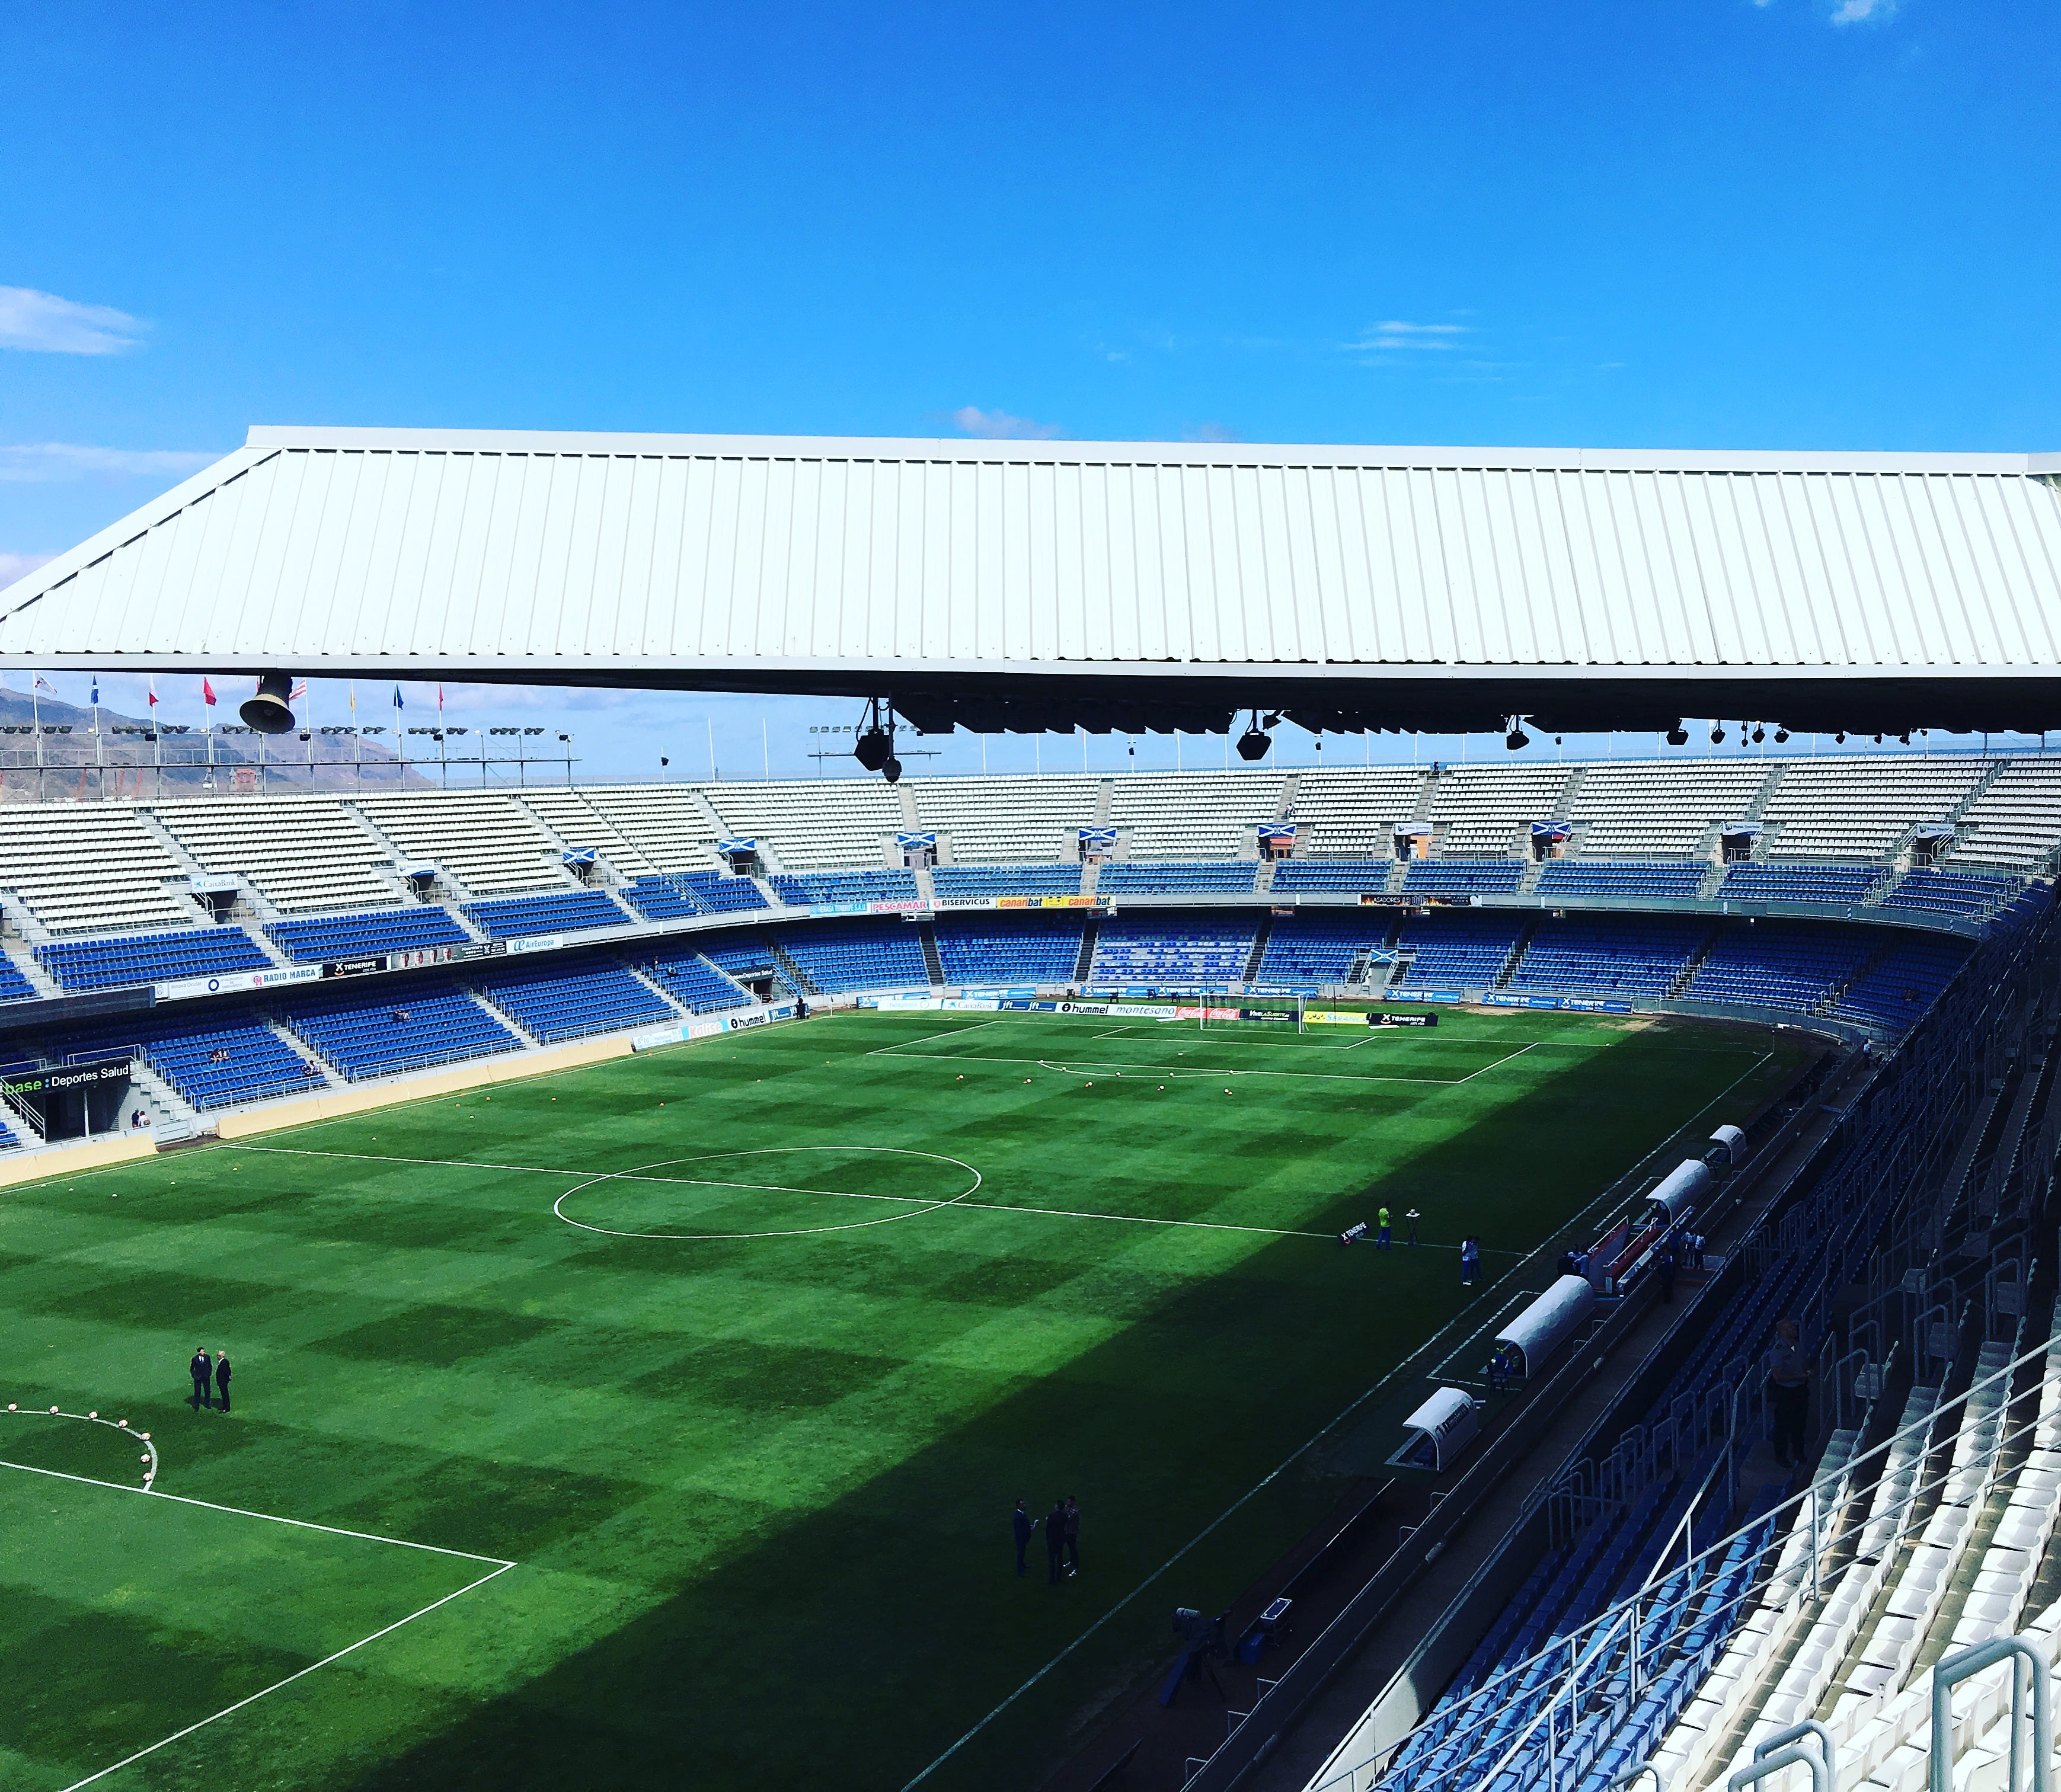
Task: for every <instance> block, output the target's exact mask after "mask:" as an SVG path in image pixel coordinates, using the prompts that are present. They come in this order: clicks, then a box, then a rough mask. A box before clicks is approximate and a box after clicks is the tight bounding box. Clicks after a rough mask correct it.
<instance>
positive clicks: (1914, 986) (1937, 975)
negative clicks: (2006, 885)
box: [1831, 934, 1969, 1029]
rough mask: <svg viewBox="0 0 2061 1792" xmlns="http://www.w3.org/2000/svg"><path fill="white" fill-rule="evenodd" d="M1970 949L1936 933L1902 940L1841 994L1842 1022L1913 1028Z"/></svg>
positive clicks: (1837, 1006) (1836, 1007)
mask: <svg viewBox="0 0 2061 1792" xmlns="http://www.w3.org/2000/svg"><path fill="white" fill-rule="evenodd" d="M1968 951H1969V948H1968V947H1967V946H1964V945H1963V944H1962V942H1960V941H1959V940H1954V939H1946V938H1940V937H1939V936H1938V935H1936V934H1935V935H1931V936H1927V935H1924V934H1914V935H1912V936H1911V938H1907V939H1900V940H1899V941H1898V942H1896V943H1895V945H1893V946H1891V947H1890V949H1889V950H1888V951H1887V952H1886V953H1884V954H1883V956H1882V957H1881V958H1879V959H1878V960H1877V961H1876V962H1875V963H1874V964H1872V965H1871V966H1869V967H1868V969H1867V970H1866V971H1865V972H1864V973H1863V974H1862V975H1860V976H1859V977H1857V978H1855V979H1854V981H1853V982H1851V983H1850V984H1848V985H1847V987H1846V988H1845V989H1843V990H1841V991H1840V992H1839V1000H1838V1001H1837V1002H1834V1003H1833V1004H1832V1009H1831V1012H1832V1013H1833V1014H1835V1015H1837V1016H1839V1018H1841V1019H1843V1020H1855V1021H1862V1022H1873V1023H1874V1024H1875V1025H1877V1026H1888V1027H1892V1028H1896V1029H1906V1028H1908V1027H1910V1026H1913V1025H1915V1023H1916V1022H1917V1021H1918V1019H1919V1017H1920V1016H1922V1015H1923V1014H1924V1012H1925V1010H1927V1009H1928V1008H1930V1007H1931V1006H1932V1004H1933V1003H1934V1002H1936V1001H1937V1000H1938V999H1939V992H1940V991H1941V990H1943V989H1945V988H1946V986H1947V985H1948V984H1949V983H1951V982H1953V980H1954V978H1955V975H1956V974H1958V973H1959V970H1960V968H1961V966H1963V964H1965V963H1967V958H1968Z"/></svg>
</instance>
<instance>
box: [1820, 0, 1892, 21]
mask: <svg viewBox="0 0 2061 1792" xmlns="http://www.w3.org/2000/svg"><path fill="white" fill-rule="evenodd" d="M1895 10H1896V0H1839V6H1836V7H1835V8H1834V9H1833V12H1832V22H1833V23H1834V24H1835V25H1860V24H1864V23H1866V22H1867V21H1868V20H1869V19H1874V20H1875V22H1877V23H1878V24H1879V23H1880V22H1883V20H1885V19H1887V18H1889V16H1890V15H1891V14H1892V13H1894V12H1895Z"/></svg>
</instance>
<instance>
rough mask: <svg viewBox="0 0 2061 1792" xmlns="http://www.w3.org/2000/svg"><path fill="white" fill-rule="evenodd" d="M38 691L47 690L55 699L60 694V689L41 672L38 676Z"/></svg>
mask: <svg viewBox="0 0 2061 1792" xmlns="http://www.w3.org/2000/svg"><path fill="white" fill-rule="evenodd" d="M36 689H37V690H47V691H48V692H49V693H50V695H51V696H53V697H54V696H56V695H57V694H58V687H57V686H55V685H54V684H52V683H51V682H50V680H49V679H48V678H45V677H44V676H43V675H42V673H40V672H38V674H36Z"/></svg>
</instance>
